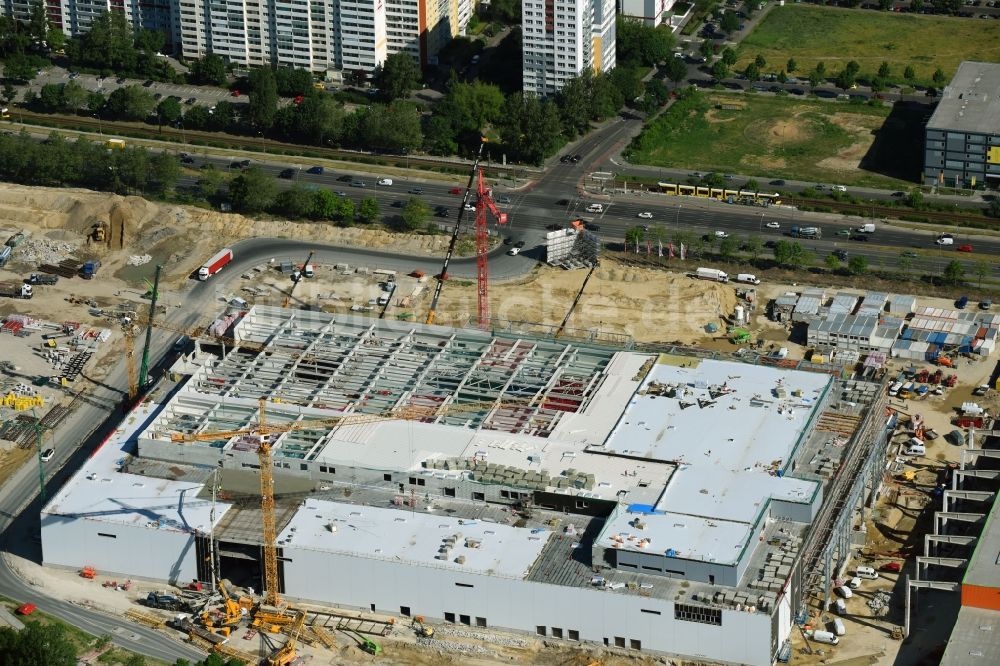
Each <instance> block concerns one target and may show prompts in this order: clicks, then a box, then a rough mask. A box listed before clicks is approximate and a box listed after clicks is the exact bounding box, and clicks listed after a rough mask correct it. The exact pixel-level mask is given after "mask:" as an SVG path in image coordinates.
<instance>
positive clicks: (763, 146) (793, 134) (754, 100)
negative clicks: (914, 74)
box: [627, 91, 923, 188]
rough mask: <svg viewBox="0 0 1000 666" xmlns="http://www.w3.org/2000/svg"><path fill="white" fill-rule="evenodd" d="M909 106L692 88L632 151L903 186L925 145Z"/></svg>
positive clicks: (769, 174) (720, 166)
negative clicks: (909, 115)
mask: <svg viewBox="0 0 1000 666" xmlns="http://www.w3.org/2000/svg"><path fill="white" fill-rule="evenodd" d="M905 113H906V112H905V111H899V110H895V109H889V108H888V107H883V106H875V107H872V106H868V105H866V104H849V103H847V102H837V101H819V100H810V99H808V98H801V97H784V96H781V97H776V96H771V95H752V94H743V95H741V94H732V93H722V92H693V91H691V92H685V93H684V94H683V95H682V97H681V99H679V100H678V101H677V102H676V103H675V104H674V105H673V106H672V107H671V108H670V109H669V110H668V111H667V112H666V113H664V114H662V115H661V116H660V117H659V118H657V119H656V120H655V121H653V123H652V124H651V125H649V126H647V127H646V128H645V130H644V131H643V133H642V134H641V135H639V136H638V137H637V138H636V139H635V141H633V142H632V145H631V146H630V147H629V148H628V151H627V153H628V158H629V160H630V161H632V162H633V163H635V164H648V165H651V166H661V167H676V168H685V169H698V170H699V171H717V172H721V173H733V174H744V175H752V176H755V177H757V178H758V180H761V179H770V178H779V177H780V178H787V179H795V180H815V181H816V182H819V183H837V184H843V185H869V186H877V187H889V188H898V187H901V186H902V185H904V182H903V181H907V180H909V181H915V180H917V179H918V177H919V170H920V164H921V162H920V147H921V146H922V145H923V140H922V138H921V137H920V135H919V134H920V133H919V129H920V124H919V123H916V122H914V121H913V119H912V118H909V117H906V116H905ZM914 132H916V134H914ZM761 184H763V182H762V183H761Z"/></svg>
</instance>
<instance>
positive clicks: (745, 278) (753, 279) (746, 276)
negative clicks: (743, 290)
mask: <svg viewBox="0 0 1000 666" xmlns="http://www.w3.org/2000/svg"><path fill="white" fill-rule="evenodd" d="M736 281H737V282H743V283H744V284H760V279H758V277H757V276H756V275H754V274H753V273H740V274H738V275H737V276H736Z"/></svg>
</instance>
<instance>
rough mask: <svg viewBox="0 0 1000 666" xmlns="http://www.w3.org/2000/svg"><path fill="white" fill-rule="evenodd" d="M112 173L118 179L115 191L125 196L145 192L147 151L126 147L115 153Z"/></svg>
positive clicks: (147, 172) (147, 177) (147, 175)
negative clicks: (123, 193)
mask: <svg viewBox="0 0 1000 666" xmlns="http://www.w3.org/2000/svg"><path fill="white" fill-rule="evenodd" d="M112 171H113V172H114V175H115V176H116V178H117V179H118V185H119V186H116V187H115V190H116V191H122V190H124V192H125V193H126V194H132V193H138V192H145V191H146V186H147V184H148V183H149V178H150V175H151V174H150V169H149V151H148V150H146V149H145V148H137V147H134V146H128V147H126V148H125V150H121V151H117V152H116V153H115V156H114V163H113V165H112Z"/></svg>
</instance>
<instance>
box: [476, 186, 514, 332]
mask: <svg viewBox="0 0 1000 666" xmlns="http://www.w3.org/2000/svg"><path fill="white" fill-rule="evenodd" d="M476 195H477V198H476V286H477V300H478V306H479V307H478V310H477V312H478V314H479V322H478V323H479V328H481V329H483V330H485V329H486V328H488V327H489V325H490V294H489V266H488V262H489V253H490V236H489V226H488V224H489V217H488V216H487V212H489V213H490V214H492V215H493V217H494V218H495V219H496V221H497V224H498V225H499V224H506V223H507V213H502V212H500V210H499V209H498V208H497V205H496V203H494V201H493V191H492V189H490V188H488V187H486V181H485V179H484V178H483V170H482V168H479V173H478V185H477V187H476Z"/></svg>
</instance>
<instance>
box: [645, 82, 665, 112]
mask: <svg viewBox="0 0 1000 666" xmlns="http://www.w3.org/2000/svg"><path fill="white" fill-rule="evenodd" d="M646 96H647V97H648V98H650V99H651V100H652V101H653V103H654V105H655V106H662V105H664V104H666V103H667V99H669V98H670V91H668V90H667V87H666V86H665V85H663V81H660V80H659V79H650V80H649V81H646Z"/></svg>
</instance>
